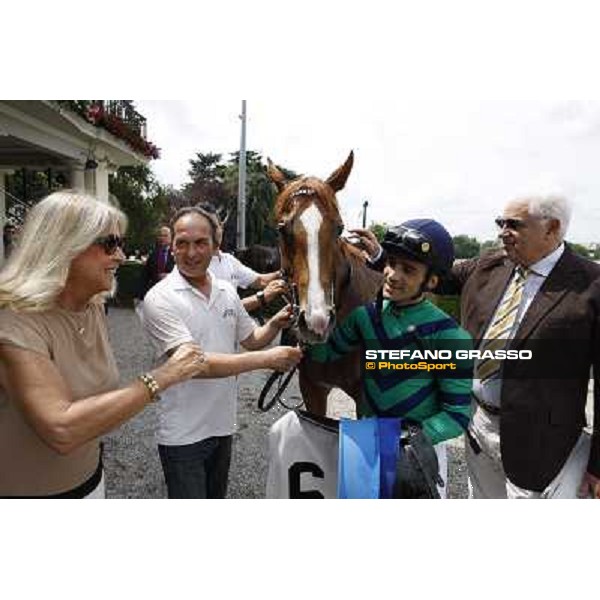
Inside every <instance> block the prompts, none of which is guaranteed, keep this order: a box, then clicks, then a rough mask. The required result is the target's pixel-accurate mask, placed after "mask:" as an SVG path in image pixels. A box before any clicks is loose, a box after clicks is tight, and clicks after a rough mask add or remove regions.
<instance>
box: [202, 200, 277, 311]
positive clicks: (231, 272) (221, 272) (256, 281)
mask: <svg viewBox="0 0 600 600" xmlns="http://www.w3.org/2000/svg"><path fill="white" fill-rule="evenodd" d="M197 206H199V207H200V208H201V209H202V210H204V211H206V212H207V213H209V214H210V215H212V217H213V218H214V221H215V223H216V226H217V247H216V248H215V253H214V255H213V258H212V260H211V261H210V266H209V268H210V270H211V272H212V273H213V274H214V275H215V277H216V278H217V279H223V280H224V281H228V282H229V283H231V284H232V285H233V287H234V288H238V287H239V288H242V289H247V288H254V289H257V290H258V291H257V292H256V293H255V294H254V295H252V296H247V297H246V298H243V299H242V304H243V305H244V308H245V309H246V310H247V311H249V312H251V311H254V310H257V309H265V308H266V307H267V306H268V305H269V304H270V303H271V302H273V300H275V299H276V298H278V297H279V296H281V294H283V293H284V292H285V290H286V284H285V281H283V279H282V278H281V271H273V272H271V273H257V272H256V271H254V270H253V269H251V268H250V267H247V266H246V265H244V264H243V263H241V262H240V261H239V260H238V259H237V258H236V257H235V256H233V254H229V253H228V252H223V251H222V250H221V244H222V243H223V228H224V224H223V223H222V222H221V219H220V218H219V215H218V213H217V210H216V208H215V207H214V205H213V204H211V203H210V202H200V203H198V204H197Z"/></svg>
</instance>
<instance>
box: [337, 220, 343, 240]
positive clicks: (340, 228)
mask: <svg viewBox="0 0 600 600" xmlns="http://www.w3.org/2000/svg"><path fill="white" fill-rule="evenodd" d="M342 231H344V225H343V224H342V223H340V224H339V225H338V226H337V236H338V237H339V236H340V235H342Z"/></svg>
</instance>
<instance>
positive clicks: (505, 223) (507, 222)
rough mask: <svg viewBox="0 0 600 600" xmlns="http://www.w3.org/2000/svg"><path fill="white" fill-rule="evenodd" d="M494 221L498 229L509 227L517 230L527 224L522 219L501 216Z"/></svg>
mask: <svg viewBox="0 0 600 600" xmlns="http://www.w3.org/2000/svg"><path fill="white" fill-rule="evenodd" d="M494 222H495V223H496V225H497V226H498V229H504V228H505V227H506V228H507V229H510V230H511V231H519V229H524V228H525V227H527V224H526V223H525V221H523V219H503V218H502V217H497V218H496V219H495V220H494Z"/></svg>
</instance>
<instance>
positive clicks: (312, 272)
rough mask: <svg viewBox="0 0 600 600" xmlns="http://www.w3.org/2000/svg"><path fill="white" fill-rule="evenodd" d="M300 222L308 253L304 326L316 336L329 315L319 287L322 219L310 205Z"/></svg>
mask: <svg viewBox="0 0 600 600" xmlns="http://www.w3.org/2000/svg"><path fill="white" fill-rule="evenodd" d="M300 221H301V222H302V225H303V226H304V229H305V231H306V248H307V253H308V257H307V258H308V297H307V306H306V315H305V316H306V324H307V325H308V327H309V328H310V329H312V331H314V332H315V333H317V334H320V335H322V334H324V333H325V332H326V331H327V327H328V326H329V314H328V310H327V304H326V302H325V291H324V290H323V287H322V286H321V278H320V267H319V229H320V228H321V223H322V222H323V217H322V216H321V213H320V211H319V209H318V208H317V207H316V206H315V205H314V204H311V205H310V207H309V208H307V209H306V210H305V211H304V212H303V213H302V215H301V216H300Z"/></svg>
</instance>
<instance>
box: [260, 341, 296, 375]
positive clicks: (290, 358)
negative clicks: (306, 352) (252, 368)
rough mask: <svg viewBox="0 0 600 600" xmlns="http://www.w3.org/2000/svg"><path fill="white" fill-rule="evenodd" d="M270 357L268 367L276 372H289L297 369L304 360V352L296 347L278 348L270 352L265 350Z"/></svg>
mask: <svg viewBox="0 0 600 600" xmlns="http://www.w3.org/2000/svg"><path fill="white" fill-rule="evenodd" d="M265 354H267V355H268V360H267V365H266V366H267V367H268V368H270V369H273V370H274V371H281V372H283V371H289V370H290V369H291V368H292V367H295V366H296V365H297V364H298V363H299V362H300V360H301V359H302V350H301V349H300V348H299V347H298V346H296V347H292V346H277V347H276V348H271V349H270V350H265Z"/></svg>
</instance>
